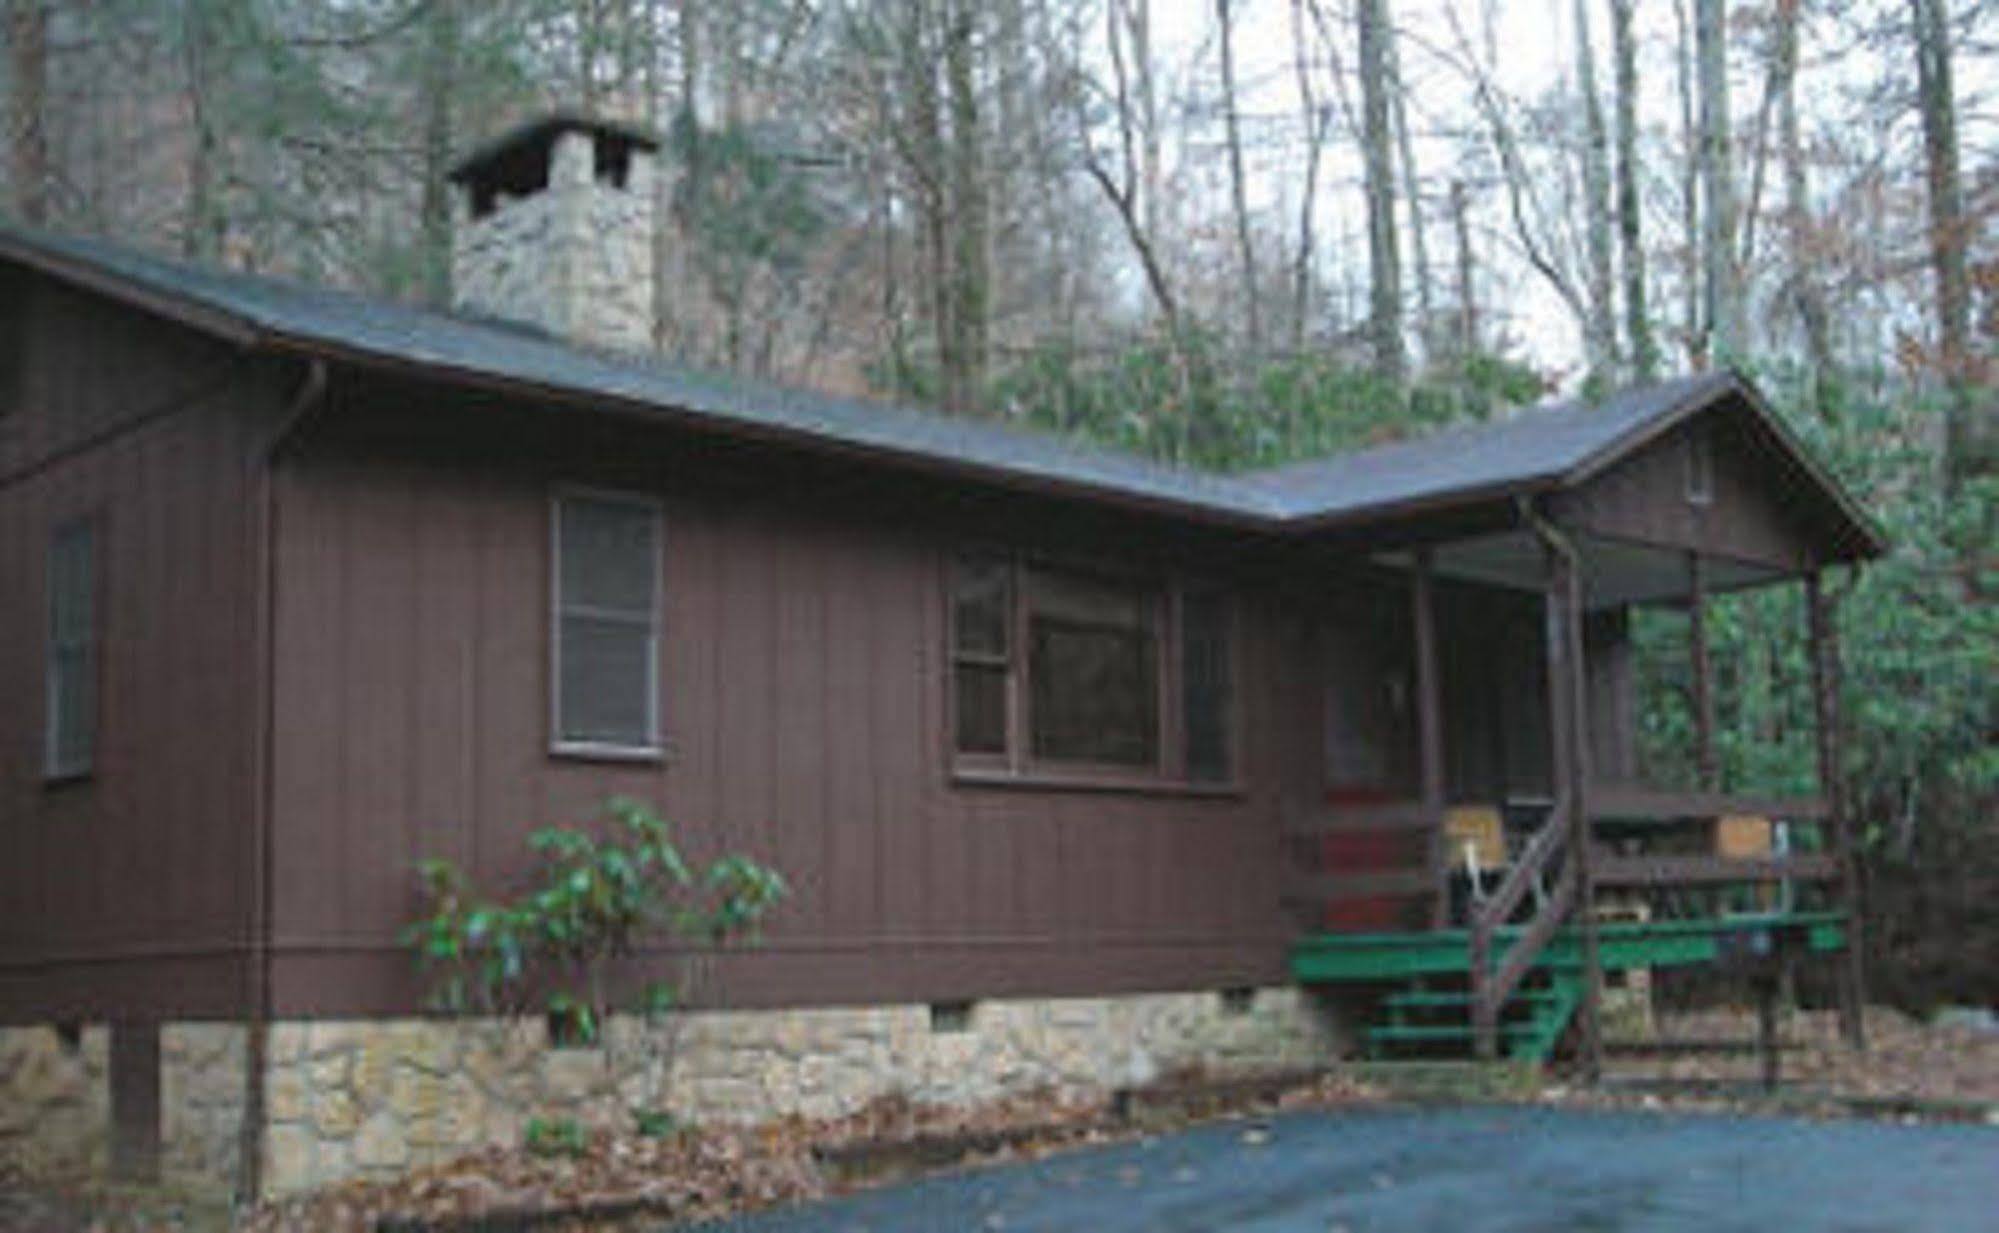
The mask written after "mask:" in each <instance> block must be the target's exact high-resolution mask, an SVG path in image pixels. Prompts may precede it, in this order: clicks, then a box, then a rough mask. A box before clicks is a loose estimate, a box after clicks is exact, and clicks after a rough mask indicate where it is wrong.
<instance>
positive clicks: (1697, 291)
mask: <svg viewBox="0 0 1999 1233" xmlns="http://www.w3.org/2000/svg"><path fill="white" fill-rule="evenodd" d="M1673 17H1674V20H1675V21H1676V22H1677V23H1678V26H1679V39H1678V41H1677V44H1676V47H1675V51H1676V53H1677V54H1676V56H1675V58H1674V67H1675V69H1676V70H1677V71H1676V72H1675V74H1674V76H1675V81H1676V84H1677V85H1678V87H1679V96H1680V157H1681V162H1682V164H1683V165H1684V173H1683V174H1682V175H1681V176H1680V251H1681V252H1682V253H1683V254H1685V256H1684V257H1683V259H1682V261H1681V263H1680V267H1681V268H1680V275H1681V277H1680V289H1681V302H1680V332H1681V343H1682V345H1683V346H1684V347H1685V348H1686V351H1687V359H1688V362H1689V363H1691V364H1692V365H1693V366H1694V367H1696V368H1699V367H1701V366H1702V365H1704V364H1705V363H1706V362H1707V342H1706V334H1705V330H1704V327H1703V326H1702V324H1701V306H1702V304H1704V303H1705V302H1706V300H1707V295H1706V293H1705V292H1704V291H1703V290H1702V286H1701V281H1702V280H1701V275H1702V269H1703V263H1702V261H1701V252H1702V246H1701V202H1700V190H1701V133H1700V122H1699V120H1698V118H1697V117H1696V115H1695V111H1694V53H1693V44H1694V36H1693V22H1692V21H1691V19H1690V18H1689V17H1688V14H1687V0H1673Z"/></svg>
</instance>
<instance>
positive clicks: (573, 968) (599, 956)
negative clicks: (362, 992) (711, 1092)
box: [402, 797, 787, 1044]
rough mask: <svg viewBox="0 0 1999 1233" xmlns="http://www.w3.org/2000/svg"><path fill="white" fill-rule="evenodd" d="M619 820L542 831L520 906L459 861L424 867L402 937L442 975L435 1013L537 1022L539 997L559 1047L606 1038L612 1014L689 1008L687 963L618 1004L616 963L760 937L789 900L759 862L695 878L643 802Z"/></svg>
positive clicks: (712, 867)
mask: <svg viewBox="0 0 1999 1233" xmlns="http://www.w3.org/2000/svg"><path fill="white" fill-rule="evenodd" d="M606 814H607V819H606V824H605V825H602V826H600V827H599V828H597V829H595V830H585V829H582V828H578V827H569V826H554V827H545V828H543V829H541V830H538V831H536V832H534V834H533V835H532V836H530V838H529V840H528V846H529V848H530V849H531V850H532V851H533V853H534V855H535V858H536V864H535V870H534V876H533V878H532V880H531V881H530V882H529V884H528V885H527V887H526V888H525V889H524V890H523V891H521V892H520V893H519V894H518V895H516V896H515V897H513V898H510V899H501V898H496V897H493V896H489V895H483V894H480V893H478V891H477V890H476V888H474V887H473V886H472V884H471V881H470V879H468V878H467V876H466V875H465V873H464V871H463V870H461V869H459V868H458V867H457V866H456V865H454V864H452V863H451V862H449V861H442V860H426V861H423V862H420V863H419V865H418V873H419V875H420V876H421V878H422V882H423V889H424V894H425V899H426V906H427V910H426V912H425V914H424V915H422V916H420V917H419V918H418V919H417V920H415V921H414V922H412V923H411V924H410V925H409V926H408V927H407V928H406V929H404V930H403V933H402V940H403V943H404V945H406V946H408V947H409V948H410V949H411V950H412V951H413V952H414V954H415V956H416V959H417V962H418V964H419V966H420V967H421V968H422V970H423V971H424V973H425V974H426V976H427V978H428V980H429V983H430V1003H431V1005H432V1007H433V1008H434V1009H436V1010H440V1011H445V1012H449V1013H467V1012H476V1013H484V1014H498V1015H509V1016H524V1015H527V1014H529V1013H532V1012H533V1011H534V1009H535V1008H536V1006H537V1002H538V1003H539V1010H540V1012H541V1013H543V1014H545V1015H546V1016H547V1017H548V1019H549V1022H550V1024H551V1026H552V1029H553V1030H552V1034H553V1035H554V1036H556V1037H557V1038H558V1039H560V1040H563V1041H565V1042H566V1043H581V1044H590V1043H595V1042H596V1041H598V1040H599V1038H600V1036H601V1034H602V1032H603V1028H604V1025H605V1023H606V1022H608V1017H609V1015H610V1014H611V1012H612V1011H613V1010H617V1009H625V1010H630V1011H633V1012H635V1013H639V1014H642V1015H645V1016H646V1017H647V1018H648V1019H649V1020H652V1021H655V1022H656V1021H657V1020H658V1019H659V1018H661V1017H662V1016H666V1015H671V1014H672V1013H674V1012H675V1011H677V1010H678V1009H679V1008H680V1007H681V1006H682V1005H683V1004H684V1002H685V993H686V988H685V986H686V983H687V980H688V974H689V972H690V971H691V969H690V968H687V967H685V966H684V967H683V970H682V972H681V975H680V979H677V980H673V981H661V980H655V981H652V982H650V983H648V984H646V985H644V986H642V987H641V988H640V989H639V991H638V993H637V996H636V997H634V998H633V999H632V1000H631V1002H630V1003H629V1004H628V1005H626V1006H623V1007H619V1006H614V1005H613V1000H612V990H611V985H610V982H609V976H610V969H611V967H612V966H613V965H614V964H616V963H618V962H619V961H624V960H632V959H635V958H637V957H638V956H639V954H640V952H641V951H642V950H644V949H645V948H646V947H647V946H648V945H651V944H655V943H657V944H660V945H662V946H666V947H669V948H672V949H674V950H675V951H676V952H677V953H678V954H680V955H681V956H682V957H683V959H689V958H690V957H691V953H698V952H701V951H705V950H714V949H719V948H721V947H724V946H727V945H729V944H730V943H733V942H738V941H754V940H755V939H756V938H757V937H758V936H759V930H760V928H761V926H762V923H763V919H764V917H765V916H766V915H767V914H768V913H769V912H770V911H771V910H772V909H773V908H774V907H776V905H777V904H778V903H779V902H780V901H782V900H783V898H784V896H785V895H786V893H787V887H786V885H785V881H784V878H783V877H782V876H781V875H780V874H778V873H777V871H775V870H773V869H771V868H769V867H767V866H765V865H762V864H760V863H758V862H757V861H755V860H752V859H750V858H749V857H747V856H743V855H739V854H731V855H725V856H722V857H720V858H719V859H717V860H715V861H714V862H712V863H711V864H709V865H707V866H706V867H705V868H701V869H696V868H695V867H694V866H692V865H690V864H689V862H688V860H687V858H686V857H685V856H684V855H683V854H682V852H681V850H680V848H679V846H678V845H677V844H676V843H675V842H674V840H673V837H672V835H671V833H670V831H669V828H668V827H667V824H666V823H665V822H664V821H663V820H661V818H660V817H659V816H658V815H657V814H656V813H654V812H653V811H652V810H651V809H650V808H648V807H647V806H645V805H643V804H641V803H639V802H637V801H633V800H629V799H626V798H622V797H620V798H616V799H613V800H612V801H610V802H609V804H608V806H607V808H606Z"/></svg>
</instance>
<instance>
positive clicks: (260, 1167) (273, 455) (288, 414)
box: [236, 358, 328, 1203]
mask: <svg viewBox="0 0 1999 1233" xmlns="http://www.w3.org/2000/svg"><path fill="white" fill-rule="evenodd" d="M327 386H328V379H327V365H326V361H325V360H324V359H319V358H314V359H310V360H308V361H307V362H306V369H305V376H304V378H303V379H302V380H301V381H300V382H299V385H298V388H297V390H296V391H295V392H294V393H293V394H292V396H291V398H290V399H288V400H287V401H286V403H285V406H284V410H283V413H282V414H281V415H280V417H279V419H278V423H277V426H276V428H275V429H274V430H273V431H272V433H271V435H270V437H269V438H268V439H267V440H266V441H265V443H264V445H263V448H262V449H261V450H260V451H259V454H260V457H259V459H258V471H257V494H256V498H255V500H256V502H257V510H258V521H257V540H258V544H257V585H256V595H257V600H256V602H257V603H258V605H259V607H258V612H257V633H256V662H257V665H258V672H259V674H260V676H261V680H260V681H259V689H258V694H259V705H260V709H259V713H258V717H257V727H256V737H255V740H256V749H255V757H254V759H253V765H254V767H255V771H254V772H253V773H254V775H255V789H254V794H255V802H256V803H255V805H254V807H253V817H252V819H251V827H250V846H251V865H250V937H249V956H248V958H249V982H248V983H249V990H248V992H249V997H248V999H247V1000H248V1003H249V1006H248V1010H249V1016H248V1023H247V1032H246V1039H245V1042H244V1049H243V1057H244V1074H243V1121H242V1125H241V1128H240V1141H239V1144H238V1150H237V1185H236V1193H237V1200H238V1201H239V1202H241V1203H254V1202H256V1200H257V1198H258V1196H259V1195H261V1194H262V1192H263V1183H264V1122H265V1109H266V1101H265V1072H266V1069H267V1067H266V1061H267V1059H268V1057H269V1037H270V1019H271V984H272V981H271V930H272V926H273V917H274V913H273V910H272V895H271V886H272V882H273V880H274V876H275V844H274V843H273V842H272V837H271V828H272V822H273V819H274V816H275V813H276V803H275V799H276V788H275V781H276V752H275V751H276V745H277V741H276V733H275V730H274V726H275V722H276V718H277V606H278V605H277V572H278V571H277V538H278V537H277V514H278V507H277V485H276V483H275V481H274V472H275V470H276V467H277V463H278V455H279V453H280V451H281V450H282V449H283V448H284V446H285V445H286V443H288V442H289V441H290V440H291V439H292V437H293V436H294V435H295V434H296V433H297V432H298V430H299V428H300V426H301V425H303V424H304V423H305V421H306V420H307V419H308V418H310V417H311V415H312V413H313V412H314V411H316V410H318V409H319V408H321V407H323V406H325V405H326V392H327Z"/></svg>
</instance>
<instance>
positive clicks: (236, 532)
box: [0, 273, 285, 1022]
mask: <svg viewBox="0 0 1999 1233" xmlns="http://www.w3.org/2000/svg"><path fill="white" fill-rule="evenodd" d="M0 295H4V296H6V297H8V298H9V299H10V300H12V301H13V302H14V303H15V304H17V305H19V306H21V307H22V308H23V310H24V311H23V312H22V315H21V318H20V320H21V322H22V328H23V329H24V330H25V335H24V341H25V347H24V349H23V355H24V359H25V368H24V380H23V383H22V394H23V397H22V400H21V403H20V405H18V406H17V407H15V408H13V409H12V411H11V413H8V414H4V418H0V698H5V699H7V700H8V701H7V703H6V704H5V705H4V706H0V904H4V905H5V906H4V908H0V1021H5V1022H23V1021H36V1020H52V1019H105V1018H110V1017H115V1016H117V1015H120V1014H124V1013H137V1012H140V1011H148V1012H157V1013H162V1014H168V1015H173V1016H176V1017H191V1016H205V1015H222V1014H233V1013H237V1012H238V1011H239V1010H240V1009H241V1005H242V992H243V988H244V985H243V969H242V965H241V957H242V954H243V948H244V940H245V937H246V930H247V926H248V919H249V899H248V890H247V888H248V886H249V882H248V877H247V875H248V863H247V853H248V851H249V847H248V844H247V836H248V834H249V824H250V818H251V804H252V800H253V798H252V778H253V777H252V766H253V759H252V746H253V734H254V727H253V725H254V722H255V711H254V709H253V708H254V699H255V697H256V691H255V689H254V676H253V674H254V658H253V657H252V656H251V655H250V654H249V653H248V652H247V650H246V648H247V647H248V646H249V645H250V644H251V643H252V642H253V641H254V637H255V624H254V605H253V597H254V595H255V590H256V588H255V578H254V571H253V562H254V560H255V556H254V553H253V551H252V545H253V541H254V539H255V534H256V532H255V509H256V502H255V501H254V500H253V499H252V494H253V492H254V490H255V474H256V462H255V459H256V457H257V445H258V442H259V440H260V439H261V437H260V434H261V433H263V432H265V431H268V426H269V424H270V422H271V420H272V418H273V415H274V413H275V409H276V407H277V406H278V405H279V400H280V398H281V394H280V390H281V388H282V385H281V381H282V379H283V377H284V376H285V374H282V373H280V372H278V371H277V370H275V369H271V368H267V367H260V366H254V365H246V364H244V363H242V362H241V361H240V360H239V359H238V358H237V356H236V355H235V354H234V353H233V352H231V351H230V350H228V349H226V348H224V347H222V346H220V345H218V344H215V343H212V342H209V341H207V340H205V339H203V338H200V337H198V336H195V335H193V334H190V333H188V332H185V331H183V330H179V329H176V328H173V327H169V326H167V325H165V324H162V323H161V322H159V321H158V320H156V319H153V318H150V317H146V316H143V315H141V314H138V313H135V312H130V311H127V310H124V309H120V308H116V307H113V306H110V305H108V304H106V303H104V302H103V301H101V300H96V299H93V298H91V297H87V296H84V295H81V294H78V293H76V292H73V291H68V290H65V289H62V288H60V287H58V286H57V285H55V284H53V283H49V282H45V281H43V280H40V279H34V278H30V277H28V276H26V275H22V274H18V273H16V274H12V275H9V276H8V282H7V285H5V286H4V287H0ZM4 411H5V409H4V408H0V413H3V412H4ZM89 513H95V514H96V515H97V516H98V517H99V519H100V521H99V525H98V533H97V534H98V538H97V576H98V582H99V601H98V620H99V630H100V643H99V662H100V670H99V680H100V686H101V688H100V700H99V720H98V727H97V756H96V773H95V774H94V775H93V776H92V777H91V778H90V779H88V780H86V781H81V782H73V783H65V784H61V785H48V784H45V783H44V781H43V777H42V748H43V739H44V737H43V726H42V725H43V693H44V664H43V655H44V650H43V648H44V642H45V638H46V636H47V632H46V611H47V599H46V595H45V587H44V570H45V568H46V553H47V547H48V540H49V534H50V531H51V529H52V528H53V527H54V526H56V525H59V524H60V523H62V522H63V521H66V520H67V519H69V518H72V517H75V516H78V515H82V514H89Z"/></svg>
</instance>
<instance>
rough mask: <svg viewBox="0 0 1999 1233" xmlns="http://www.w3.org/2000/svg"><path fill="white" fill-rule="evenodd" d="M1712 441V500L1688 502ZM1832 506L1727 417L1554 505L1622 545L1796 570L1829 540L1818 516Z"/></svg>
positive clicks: (1670, 440) (1697, 426) (1651, 449)
mask: <svg viewBox="0 0 1999 1233" xmlns="http://www.w3.org/2000/svg"><path fill="white" fill-rule="evenodd" d="M1697 432H1708V433H1711V434H1712V447H1711V448H1712V451H1713V459H1714V482H1713V493H1712V499H1711V500H1709V501H1707V502H1694V501H1690V500H1688V499H1687V467H1688V461H1687V458H1688V451H1689V450H1690V449H1691V448H1692V447H1691V444H1690V439H1691V434H1693V433H1697ZM1823 500H1824V495H1823V493H1820V492H1818V491H1816V490H1815V489H1814V488H1813V487H1812V486H1811V484H1810V483H1808V482H1806V481H1805V480H1804V478H1803V476H1802V475H1801V474H1800V473H1799V472H1798V471H1797V470H1796V468H1795V466H1794V465H1793V464H1791V463H1789V462H1788V461H1784V460H1783V459H1782V458H1781V456H1780V454H1779V452H1778V451H1776V450H1775V448H1774V447H1772V446H1770V445H1769V444H1767V443H1765V442H1763V441H1761V440H1760V439H1759V438H1758V437H1757V436H1756V435H1754V433H1753V432H1752V430H1751V428H1750V427H1749V426H1748V425H1746V424H1744V423H1742V422H1739V421H1734V422H1731V421H1729V420H1727V419H1726V418H1725V417H1724V416H1723V415H1721V414H1720V413H1719V412H1710V413H1709V414H1707V415H1704V416H1700V417H1696V418H1695V419H1694V420H1692V421H1691V422H1690V423H1688V424H1687V425H1685V426H1683V427H1681V428H1679V429H1677V430H1675V431H1673V432H1671V433H1668V434H1666V435H1665V436H1663V437H1661V438H1660V439H1659V440H1657V441H1654V442H1653V443H1651V444H1650V445H1648V446H1646V447H1645V448H1643V449H1641V450H1639V451H1638V452H1637V453H1635V454H1633V455H1632V456H1631V457H1629V458H1627V459H1625V460H1624V461H1622V462H1619V463H1618V464H1616V465H1615V466H1613V467H1611V468H1610V469H1609V470H1607V471H1605V472H1604V473H1603V474H1602V475H1600V476H1598V477H1597V478H1595V479H1593V480H1591V481H1590V482H1589V483H1587V484H1585V485H1583V486H1582V487H1581V488H1579V489H1576V490H1575V491H1573V492H1569V493H1564V494H1562V495H1561V496H1560V497H1559V498H1558V499H1557V500H1556V501H1555V502H1554V507H1553V508H1554V510H1555V512H1556V517H1557V520H1558V521H1560V522H1562V523H1563V524H1564V525H1566V526H1573V527H1575V528H1578V529H1581V530H1585V531H1589V532H1593V533H1596V534H1599V535H1603V536H1605V537H1608V538H1611V539H1617V540H1629V541H1633V542H1639V543H1646V544H1652V545H1659V546H1676V547H1682V548H1694V549H1699V550H1700V551H1702V552H1704V553H1708V554H1711V555H1714V556H1718V557H1724V558H1728V559H1731V560H1735V561H1743V562H1753V563H1757V564H1761V565H1765V566H1769V567H1771V568H1776V569H1784V570H1796V569H1799V568H1801V567H1802V566H1803V565H1805V564H1806V563H1808V562H1809V560H1810V559H1811V558H1812V556H1813V554H1814V552H1815V551H1817V549H1816V547H1815V546H1816V545H1817V544H1819V543H1820V542H1821V540H1822V537H1821V536H1820V535H1819V534H1815V533H1814V530H1813V525H1812V521H1811V518H1812V510H1813V509H1814V508H1819V509H1820V510H1821V512H1822V507H1818V506H1817V505H1816V503H1818V502H1822V501H1823Z"/></svg>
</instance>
